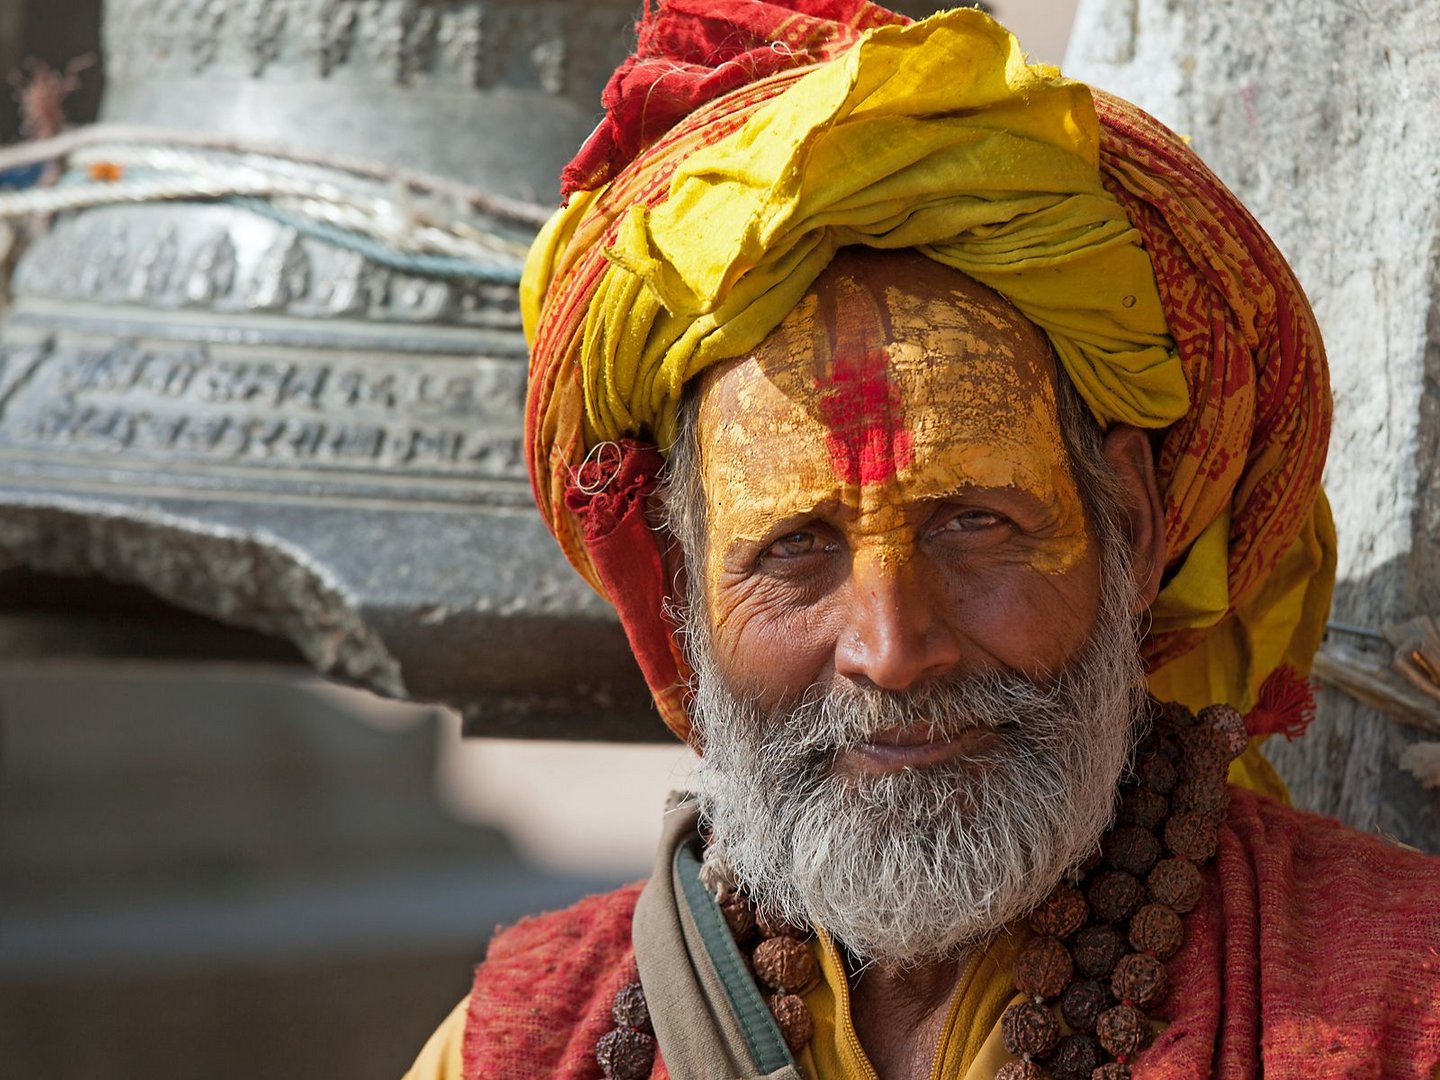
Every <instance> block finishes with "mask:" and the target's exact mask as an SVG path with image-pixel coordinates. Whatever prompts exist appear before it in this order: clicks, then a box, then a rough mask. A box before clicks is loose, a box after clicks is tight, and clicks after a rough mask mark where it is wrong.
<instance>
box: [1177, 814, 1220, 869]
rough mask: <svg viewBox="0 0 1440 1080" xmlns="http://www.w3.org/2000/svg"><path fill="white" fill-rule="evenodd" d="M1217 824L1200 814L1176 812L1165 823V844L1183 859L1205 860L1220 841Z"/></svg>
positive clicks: (1212, 853)
mask: <svg viewBox="0 0 1440 1080" xmlns="http://www.w3.org/2000/svg"><path fill="white" fill-rule="evenodd" d="M1217 826H1218V823H1217V822H1214V821H1210V820H1207V819H1206V818H1205V817H1204V816H1202V815H1200V814H1175V815H1174V816H1173V817H1171V818H1170V820H1169V821H1167V822H1166V823H1165V846H1166V847H1167V848H1169V849H1170V851H1171V852H1172V853H1173V854H1175V855H1179V856H1180V857H1181V858H1183V859H1190V860H1191V861H1192V862H1204V861H1205V860H1206V859H1208V858H1210V856H1211V855H1214V854H1215V848H1216V845H1217V844H1218V843H1219V840H1220V830H1219V828H1218V827H1217Z"/></svg>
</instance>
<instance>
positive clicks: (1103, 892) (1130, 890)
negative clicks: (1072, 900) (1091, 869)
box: [1086, 870, 1145, 922]
mask: <svg viewBox="0 0 1440 1080" xmlns="http://www.w3.org/2000/svg"><path fill="white" fill-rule="evenodd" d="M1086 897H1087V899H1089V901H1090V910H1091V911H1093V912H1094V913H1095V917H1096V918H1097V919H1100V920H1102V921H1103V922H1120V921H1121V920H1122V919H1128V918H1129V917H1130V915H1131V913H1132V912H1134V910H1135V909H1136V908H1138V907H1139V906H1140V905H1141V904H1142V903H1144V901H1145V887H1144V886H1143V885H1141V884H1140V879H1139V878H1137V877H1136V876H1135V875H1134V874H1127V873H1126V872H1125V871H1124V870H1106V871H1105V872H1104V873H1103V874H1097V875H1096V876H1095V880H1094V881H1092V882H1091V883H1090V890H1089V892H1088V893H1087V894H1086Z"/></svg>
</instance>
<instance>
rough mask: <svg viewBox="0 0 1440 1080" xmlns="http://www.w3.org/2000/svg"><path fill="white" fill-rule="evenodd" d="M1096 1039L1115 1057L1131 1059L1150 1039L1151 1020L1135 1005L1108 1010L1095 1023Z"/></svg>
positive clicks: (1119, 1006) (1117, 1006) (1118, 1006)
mask: <svg viewBox="0 0 1440 1080" xmlns="http://www.w3.org/2000/svg"><path fill="white" fill-rule="evenodd" d="M1095 1037H1096V1038H1097V1039H1099V1040H1100V1045H1101V1046H1103V1047H1104V1048H1105V1050H1106V1051H1107V1052H1108V1053H1110V1054H1111V1055H1112V1056H1114V1057H1117V1058H1118V1057H1129V1056H1130V1055H1131V1054H1133V1053H1135V1051H1137V1050H1139V1049H1140V1048H1141V1047H1142V1046H1144V1045H1145V1044H1146V1043H1147V1042H1148V1041H1149V1039H1150V1020H1149V1019H1148V1018H1147V1017H1146V1015H1145V1014H1144V1013H1143V1012H1141V1011H1140V1010H1139V1009H1137V1008H1136V1007H1135V1006H1134V1005H1116V1006H1115V1007H1114V1008H1113V1009H1106V1010H1105V1011H1104V1012H1103V1013H1101V1014H1100V1019H1099V1020H1097V1021H1095Z"/></svg>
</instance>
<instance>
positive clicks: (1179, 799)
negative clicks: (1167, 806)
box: [1170, 776, 1230, 825]
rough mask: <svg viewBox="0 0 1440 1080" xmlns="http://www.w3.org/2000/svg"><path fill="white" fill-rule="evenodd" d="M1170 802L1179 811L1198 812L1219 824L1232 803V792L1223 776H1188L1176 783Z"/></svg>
mask: <svg viewBox="0 0 1440 1080" xmlns="http://www.w3.org/2000/svg"><path fill="white" fill-rule="evenodd" d="M1170 802H1171V804H1172V805H1173V806H1174V807H1175V810H1176V812H1177V813H1181V814H1196V815H1198V816H1200V817H1202V818H1204V819H1205V820H1206V821H1210V822H1213V823H1214V824H1216V825H1218V824H1219V823H1220V822H1221V820H1223V818H1224V817H1225V810H1226V808H1227V807H1228V806H1229V805H1230V792H1229V791H1227V790H1226V788H1225V778H1224V777H1223V776H1221V777H1207V776H1187V777H1185V778H1184V779H1183V780H1181V781H1180V783H1178V784H1176V785H1175V790H1174V791H1172V792H1171V793H1170Z"/></svg>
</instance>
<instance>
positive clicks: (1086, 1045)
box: [1048, 1035, 1105, 1080]
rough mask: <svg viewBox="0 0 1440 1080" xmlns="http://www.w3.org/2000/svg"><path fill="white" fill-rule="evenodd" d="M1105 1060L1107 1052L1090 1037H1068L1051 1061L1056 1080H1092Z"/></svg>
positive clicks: (1051, 1068) (1061, 1043) (1064, 1039)
mask: <svg viewBox="0 0 1440 1080" xmlns="http://www.w3.org/2000/svg"><path fill="white" fill-rule="evenodd" d="M1104 1060H1105V1051H1104V1050H1103V1049H1101V1047H1100V1043H1099V1041H1098V1040H1096V1039H1095V1038H1093V1037H1092V1036H1090V1035H1066V1036H1065V1037H1064V1038H1063V1039H1061V1040H1060V1044H1059V1045H1058V1046H1056V1047H1055V1053H1054V1054H1053V1055H1052V1056H1051V1058H1050V1061H1049V1063H1048V1064H1049V1066H1050V1071H1051V1072H1052V1073H1054V1074H1055V1080H1090V1074H1091V1073H1092V1072H1094V1071H1095V1070H1096V1069H1098V1068H1099V1067H1100V1065H1101V1063H1102V1062H1104Z"/></svg>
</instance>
